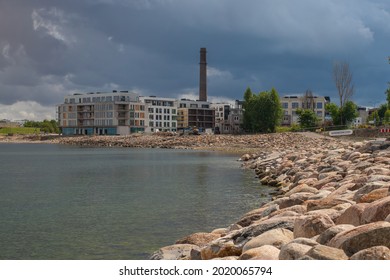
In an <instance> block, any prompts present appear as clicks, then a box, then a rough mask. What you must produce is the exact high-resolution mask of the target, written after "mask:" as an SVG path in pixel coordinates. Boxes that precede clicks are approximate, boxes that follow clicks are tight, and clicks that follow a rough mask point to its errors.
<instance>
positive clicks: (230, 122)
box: [211, 100, 243, 134]
mask: <svg viewBox="0 0 390 280" xmlns="http://www.w3.org/2000/svg"><path fill="white" fill-rule="evenodd" d="M242 104H243V101H239V100H236V101H235V104H234V106H233V105H231V104H229V103H215V104H211V107H212V108H214V109H215V127H216V128H218V129H217V130H218V131H219V132H220V133H222V134H238V133H241V132H242V122H243V117H242V115H243V110H242Z"/></svg>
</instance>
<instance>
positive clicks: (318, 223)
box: [294, 214, 334, 238]
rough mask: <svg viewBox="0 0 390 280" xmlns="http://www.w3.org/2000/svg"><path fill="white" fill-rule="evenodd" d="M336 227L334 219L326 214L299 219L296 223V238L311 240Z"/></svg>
mask: <svg viewBox="0 0 390 280" xmlns="http://www.w3.org/2000/svg"><path fill="white" fill-rule="evenodd" d="M332 226H334V223H333V221H332V219H331V218H330V217H329V216H328V215H326V214H313V215H307V216H304V217H302V218H298V219H297V220H296V221H295V223H294V238H297V237H307V238H311V237H314V236H316V235H318V234H321V233H322V232H324V231H325V230H326V229H328V228H330V227H332Z"/></svg>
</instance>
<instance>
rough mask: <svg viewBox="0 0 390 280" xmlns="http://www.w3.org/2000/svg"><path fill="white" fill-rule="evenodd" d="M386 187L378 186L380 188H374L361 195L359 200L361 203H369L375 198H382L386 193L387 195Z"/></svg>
mask: <svg viewBox="0 0 390 280" xmlns="http://www.w3.org/2000/svg"><path fill="white" fill-rule="evenodd" d="M388 191H389V190H388V188H387V187H386V188H380V189H376V190H373V191H371V192H369V193H367V194H365V195H363V196H362V197H360V200H359V202H361V203H371V202H374V201H376V200H379V199H382V198H385V197H386V196H387V195H388Z"/></svg>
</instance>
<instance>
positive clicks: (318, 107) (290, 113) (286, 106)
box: [280, 95, 330, 126]
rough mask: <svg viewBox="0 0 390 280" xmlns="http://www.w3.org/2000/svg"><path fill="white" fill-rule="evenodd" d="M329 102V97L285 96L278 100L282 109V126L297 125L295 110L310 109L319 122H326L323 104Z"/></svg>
mask: <svg viewBox="0 0 390 280" xmlns="http://www.w3.org/2000/svg"><path fill="white" fill-rule="evenodd" d="M329 102H330V98H329V97H323V96H315V95H285V96H283V97H281V98H280V103H281V105H282V109H283V119H282V125H287V126H289V125H292V124H296V123H298V115H297V113H296V111H297V109H310V110H313V111H314V112H315V114H316V115H317V117H318V118H319V119H320V121H321V122H324V121H325V120H326V117H327V115H326V111H325V104H327V103H329Z"/></svg>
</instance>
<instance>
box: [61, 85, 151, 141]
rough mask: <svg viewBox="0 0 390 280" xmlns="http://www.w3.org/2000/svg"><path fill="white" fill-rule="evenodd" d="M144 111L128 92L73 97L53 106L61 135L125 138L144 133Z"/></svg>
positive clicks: (135, 98)
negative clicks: (115, 136)
mask: <svg viewBox="0 0 390 280" xmlns="http://www.w3.org/2000/svg"><path fill="white" fill-rule="evenodd" d="M137 106H138V107H137ZM136 109H137V110H138V111H137V113H138V114H137V115H136V114H135V112H136ZM145 110H146V106H145V105H144V104H141V103H140V100H139V97H138V95H137V94H135V93H130V92H128V91H119V92H118V91H113V92H112V93H100V92H97V93H86V94H82V93H75V94H73V95H68V96H66V97H65V98H64V103H63V104H60V105H58V106H57V115H58V121H59V126H60V128H61V129H62V133H63V134H64V135H127V134H129V133H131V132H135V131H144V130H145ZM136 116H137V117H136Z"/></svg>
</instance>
